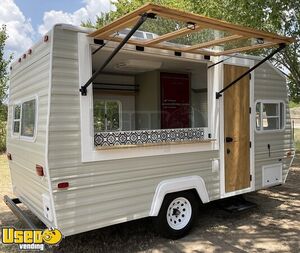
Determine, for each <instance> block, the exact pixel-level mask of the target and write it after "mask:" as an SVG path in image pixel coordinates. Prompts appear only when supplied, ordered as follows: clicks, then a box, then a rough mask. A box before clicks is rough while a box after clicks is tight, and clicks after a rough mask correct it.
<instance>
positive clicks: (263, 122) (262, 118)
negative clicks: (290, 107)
mask: <svg viewBox="0 0 300 253" xmlns="http://www.w3.org/2000/svg"><path fill="white" fill-rule="evenodd" d="M284 108H285V106H284V103H282V102H270V103H269V102H258V103H257V104H256V130H258V131H268V130H280V129H283V128H284V117H285V113H284Z"/></svg>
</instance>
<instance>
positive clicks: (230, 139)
mask: <svg viewBox="0 0 300 253" xmlns="http://www.w3.org/2000/svg"><path fill="white" fill-rule="evenodd" d="M225 140H226V142H233V138H232V137H226V138H225Z"/></svg>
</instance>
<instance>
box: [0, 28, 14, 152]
mask: <svg viewBox="0 0 300 253" xmlns="http://www.w3.org/2000/svg"><path fill="white" fill-rule="evenodd" d="M6 39H7V35H6V27H5V26H2V28H0V152H2V151H4V150H5V137H6V131H5V130H6V119H7V106H6V105H5V104H4V101H5V99H6V97H7V80H8V71H7V68H8V64H9V62H10V60H11V58H9V59H8V60H6V59H5V58H4V46H5V41H6Z"/></svg>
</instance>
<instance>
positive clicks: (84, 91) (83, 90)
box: [79, 12, 156, 96]
mask: <svg viewBox="0 0 300 253" xmlns="http://www.w3.org/2000/svg"><path fill="white" fill-rule="evenodd" d="M155 16H156V14H155V13H147V12H146V13H144V14H142V15H141V17H140V19H139V20H138V21H137V23H136V24H135V25H134V27H133V28H132V29H131V30H130V32H129V33H128V34H127V35H126V36H125V38H124V39H123V40H122V41H121V42H120V44H119V45H118V46H117V47H116V48H115V49H114V51H113V52H112V53H111V54H110V56H109V57H108V58H107V59H106V61H105V62H104V63H103V64H102V65H101V67H100V68H98V69H97V71H96V72H95V73H93V75H92V76H91V78H90V79H89V80H88V81H87V82H86V84H85V85H83V86H81V88H80V89H79V91H80V92H81V95H82V96H86V95H87V88H88V87H89V85H90V84H91V83H92V82H93V81H94V80H95V78H96V77H97V76H98V75H99V74H100V73H101V72H102V71H103V69H104V68H105V67H106V66H107V65H108V64H109V63H110V61H111V60H112V59H113V58H114V56H115V55H116V54H117V53H118V52H119V51H120V50H121V49H122V47H123V46H124V45H125V44H126V42H127V41H128V40H129V39H130V38H131V36H132V35H133V34H134V33H135V32H136V30H138V29H139V27H140V26H141V25H142V24H143V23H144V22H145V21H146V20H147V18H152V19H154V18H155Z"/></svg>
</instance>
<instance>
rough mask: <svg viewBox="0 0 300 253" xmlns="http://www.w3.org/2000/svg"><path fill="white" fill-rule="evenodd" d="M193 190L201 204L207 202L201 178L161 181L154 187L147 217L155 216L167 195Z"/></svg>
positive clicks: (207, 197) (207, 198) (206, 194)
mask: <svg viewBox="0 0 300 253" xmlns="http://www.w3.org/2000/svg"><path fill="white" fill-rule="evenodd" d="M192 189H195V190H196V191H197V193H198V195H199V197H200V199H201V201H202V203H207V202H209V196H208V193H207V190H206V186H205V182H204V180H203V178H202V177H199V176H191V177H182V178H174V179H168V180H164V181H161V182H160V183H159V184H158V186H157V187H156V190H155V194H154V197H153V201H152V204H151V210H150V213H149V216H157V215H158V213H159V210H160V207H161V205H162V203H163V200H164V197H165V196H166V195H167V194H168V193H173V192H179V191H185V190H192Z"/></svg>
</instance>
